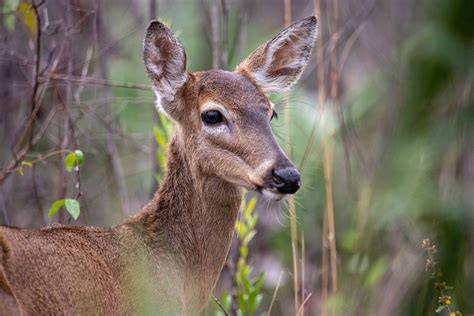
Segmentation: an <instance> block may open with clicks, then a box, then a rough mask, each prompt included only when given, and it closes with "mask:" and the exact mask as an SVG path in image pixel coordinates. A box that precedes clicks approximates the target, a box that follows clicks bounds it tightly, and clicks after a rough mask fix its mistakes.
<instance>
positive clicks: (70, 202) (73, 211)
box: [48, 199, 81, 220]
mask: <svg viewBox="0 0 474 316" xmlns="http://www.w3.org/2000/svg"><path fill="white" fill-rule="evenodd" d="M63 206H66V210H67V211H68V213H69V214H70V215H71V217H72V218H74V220H77V219H78V218H79V215H80V214H81V206H80V204H79V202H78V201H77V200H75V199H63V200H57V201H56V202H54V203H53V205H51V208H50V209H49V212H48V218H51V216H53V215H54V214H56V213H57V212H58V211H59V209H60V208H61V207H63Z"/></svg>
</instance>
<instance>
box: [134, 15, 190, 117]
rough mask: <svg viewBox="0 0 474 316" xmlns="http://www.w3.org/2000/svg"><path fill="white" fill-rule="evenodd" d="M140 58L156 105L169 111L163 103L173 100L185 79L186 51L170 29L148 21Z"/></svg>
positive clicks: (159, 23)
mask: <svg viewBox="0 0 474 316" xmlns="http://www.w3.org/2000/svg"><path fill="white" fill-rule="evenodd" d="M143 61H144V64H145V68H146V70H147V73H148V76H149V77H150V80H151V82H152V85H153V90H154V91H155V94H156V96H157V106H158V107H159V108H160V109H162V110H164V111H165V112H167V113H168V114H170V113H169V112H170V111H171V110H172V109H167V108H166V106H167V105H168V104H169V103H170V102H172V101H174V100H175V98H176V97H177V93H178V90H179V89H180V88H181V87H183V86H184V84H185V83H186V80H187V73H186V52H185V50H184V47H183V45H181V43H180V42H179V41H178V39H177V38H176V36H175V35H174V34H173V32H172V31H171V30H170V29H169V28H168V27H167V26H166V25H164V24H163V23H161V22H159V21H152V22H150V25H149V26H148V28H147V32H146V35H145V40H144V43H143Z"/></svg>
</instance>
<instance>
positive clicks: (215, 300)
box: [211, 295, 229, 316]
mask: <svg viewBox="0 0 474 316" xmlns="http://www.w3.org/2000/svg"><path fill="white" fill-rule="evenodd" d="M211 297H212V299H213V300H214V302H215V303H216V304H217V306H219V308H220V309H221V310H222V312H223V313H224V315H225V316H229V313H228V312H227V311H226V310H225V308H224V306H223V305H222V303H221V302H219V300H218V299H217V297H215V296H214V295H212V296H211Z"/></svg>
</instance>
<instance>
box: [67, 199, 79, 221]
mask: <svg viewBox="0 0 474 316" xmlns="http://www.w3.org/2000/svg"><path fill="white" fill-rule="evenodd" d="M66 209H67V211H68V212H69V214H71V216H72V218H74V220H77V219H78V218H79V214H80V213H81V207H80V205H79V202H78V201H77V200H74V199H66Z"/></svg>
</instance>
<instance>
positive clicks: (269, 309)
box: [267, 271, 283, 316]
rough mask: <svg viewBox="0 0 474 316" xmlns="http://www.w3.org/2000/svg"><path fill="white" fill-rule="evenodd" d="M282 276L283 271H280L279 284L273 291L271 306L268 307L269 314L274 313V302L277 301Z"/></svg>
mask: <svg viewBox="0 0 474 316" xmlns="http://www.w3.org/2000/svg"><path fill="white" fill-rule="evenodd" d="M282 276H283V271H281V272H280V276H279V277H278V281H277V284H276V287H275V291H273V295H272V300H271V301H270V306H269V307H268V311H267V316H270V315H271V313H272V308H273V304H274V303H275V300H276V297H277V294H278V290H279V289H280V282H281V277H282Z"/></svg>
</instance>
